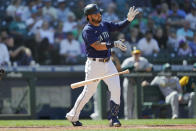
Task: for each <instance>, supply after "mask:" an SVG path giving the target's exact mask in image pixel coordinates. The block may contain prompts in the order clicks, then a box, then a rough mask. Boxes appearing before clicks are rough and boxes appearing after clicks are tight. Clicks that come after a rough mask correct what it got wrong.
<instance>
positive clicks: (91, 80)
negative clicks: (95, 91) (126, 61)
mask: <svg viewBox="0 0 196 131" xmlns="http://www.w3.org/2000/svg"><path fill="white" fill-rule="evenodd" d="M128 73H129V70H128V69H127V70H125V71H121V72H118V73H114V74H111V75H107V76H102V77H98V78H94V79H90V80H84V81H80V82H76V83H73V84H71V88H72V89H75V88H79V87H81V86H84V85H88V84H91V83H93V82H97V81H100V80H103V79H105V78H109V77H112V76H116V75H121V74H128Z"/></svg>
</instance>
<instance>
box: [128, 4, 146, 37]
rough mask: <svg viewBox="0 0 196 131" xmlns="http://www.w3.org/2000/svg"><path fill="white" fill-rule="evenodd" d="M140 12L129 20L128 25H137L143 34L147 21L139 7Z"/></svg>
mask: <svg viewBox="0 0 196 131" xmlns="http://www.w3.org/2000/svg"><path fill="white" fill-rule="evenodd" d="M139 10H140V13H139V14H138V15H137V17H136V18H135V19H134V20H133V21H132V22H131V24H130V27H131V28H132V27H136V26H137V27H139V30H140V31H141V32H142V34H145V32H146V30H147V23H148V19H146V18H145V17H144V16H143V14H144V12H143V10H142V9H141V8H139Z"/></svg>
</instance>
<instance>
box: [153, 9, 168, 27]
mask: <svg viewBox="0 0 196 131" xmlns="http://www.w3.org/2000/svg"><path fill="white" fill-rule="evenodd" d="M150 16H151V18H152V19H153V21H154V22H155V25H156V26H163V25H164V24H165V21H166V18H167V15H166V14H164V12H162V9H161V6H160V5H158V6H157V7H156V10H155V11H154V12H153V13H152V14H151V15H150Z"/></svg>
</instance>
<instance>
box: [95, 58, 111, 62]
mask: <svg viewBox="0 0 196 131" xmlns="http://www.w3.org/2000/svg"><path fill="white" fill-rule="evenodd" d="M92 60H93V61H99V62H104V63H105V62H108V61H109V60H110V57H107V58H92Z"/></svg>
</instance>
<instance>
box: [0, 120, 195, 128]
mask: <svg viewBox="0 0 196 131" xmlns="http://www.w3.org/2000/svg"><path fill="white" fill-rule="evenodd" d="M81 122H82V123H83V125H84V126H88V125H91V126H92V125H108V120H81ZM121 123H122V124H123V125H124V126H128V125H173V124H183V125H184V124H195V125H196V119H176V120H171V119H138V120H121ZM27 126H30V127H31V126H38V127H44V126H47V127H49V126H64V127H66V126H69V127H70V126H71V123H70V122H69V121H67V120H0V127H27ZM90 130H92V129H86V130H85V131H90ZM93 130H94V129H93ZM105 130H107V131H133V130H137V131H143V130H145V131H152V129H136V128H135V129H123V128H115V129H114V128H111V129H108V128H107V129H105ZM153 130H154V131H158V130H161V131H162V130H164V129H153ZM178 130H179V129H176V130H174V129H173V130H169V131H178ZM195 130H196V129H195ZM77 131H80V130H79V129H77ZM81 131H84V129H82V130H81ZM96 131H103V130H99V129H96ZM167 131H168V130H167Z"/></svg>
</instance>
